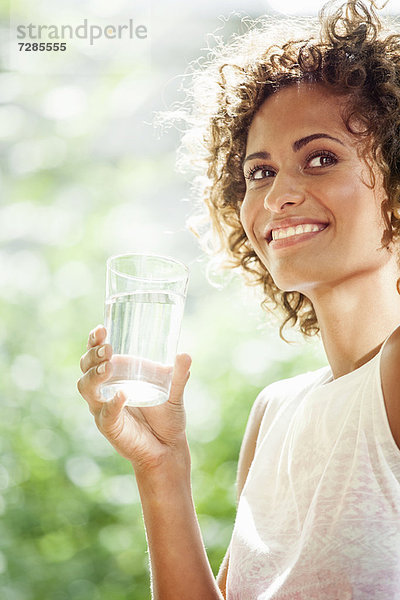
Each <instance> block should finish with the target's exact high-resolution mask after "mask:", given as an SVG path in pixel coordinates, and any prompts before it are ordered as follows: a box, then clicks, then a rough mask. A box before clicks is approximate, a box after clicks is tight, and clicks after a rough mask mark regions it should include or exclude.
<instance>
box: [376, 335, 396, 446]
mask: <svg viewBox="0 0 400 600" xmlns="http://www.w3.org/2000/svg"><path fill="white" fill-rule="evenodd" d="M381 380H382V392H383V397H384V400H385V406H386V413H387V416H388V421H389V425H390V429H391V431H392V435H393V438H394V441H395V442H396V444H397V447H398V448H400V385H399V384H400V327H398V328H397V329H395V331H394V332H393V333H392V334H391V336H390V337H389V338H388V340H387V342H386V344H385V346H384V348H383V351H382V358H381Z"/></svg>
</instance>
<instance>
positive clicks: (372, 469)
mask: <svg viewBox="0 0 400 600" xmlns="http://www.w3.org/2000/svg"><path fill="white" fill-rule="evenodd" d="M388 337H389V336H388ZM383 347H384V346H382V347H381V349H380V351H379V353H378V354H377V355H376V356H375V357H374V358H372V359H371V360H370V361H368V362H367V363H365V364H364V365H362V366H361V367H359V368H358V369H356V370H355V371H353V372H351V373H348V374H346V375H343V376H342V377H339V378H337V379H333V377H332V371H331V369H330V367H323V368H322V369H319V370H317V371H312V372H309V373H305V374H303V375H299V376H296V377H292V378H290V379H285V380H283V381H279V382H277V383H273V384H272V385H269V386H268V387H267V388H265V389H264V390H263V391H262V392H261V394H264V395H265V397H266V398H267V399H268V404H267V408H266V411H265V414H264V417H263V420H262V423H261V428H260V432H259V436H258V440H257V446H256V453H255V456H254V460H253V463H252V465H251V468H250V471H249V475H248V478H247V481H246V484H245V486H244V489H243V492H242V494H241V497H240V501H239V505H238V511H237V516H236V522H235V526H234V531H233V536H232V542H231V548H230V560H229V570H228V579H227V600H256V599H257V600H269V599H271V600H272V599H273V600H350V599H351V600H395V599H400V450H399V449H398V447H397V446H396V444H395V441H394V439H393V437H392V434H391V431H390V427H389V422H388V419H387V414H386V409H385V404H384V399H383V394H382V387H381V378H380V359H381V355H382V350H383ZM399 371H400V369H399Z"/></svg>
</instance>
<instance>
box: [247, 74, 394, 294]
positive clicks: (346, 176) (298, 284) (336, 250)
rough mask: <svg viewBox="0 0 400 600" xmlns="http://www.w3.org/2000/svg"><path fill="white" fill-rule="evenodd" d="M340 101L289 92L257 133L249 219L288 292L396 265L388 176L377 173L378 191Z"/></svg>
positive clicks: (267, 109) (306, 88)
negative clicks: (385, 243) (387, 236)
mask: <svg viewBox="0 0 400 600" xmlns="http://www.w3.org/2000/svg"><path fill="white" fill-rule="evenodd" d="M342 102H343V101H342V100H340V99H338V98H337V97H334V96H332V95H330V94H329V93H328V92H326V91H325V90H324V89H323V88H322V87H320V86H318V85H311V84H300V85H299V86H297V85H294V86H290V87H287V88H284V89H282V90H281V91H279V92H277V93H276V94H274V95H272V96H270V97H269V98H267V100H266V101H265V102H264V104H263V105H262V106H261V108H260V109H259V111H258V112H257V113H256V115H255V117H254V119H253V121H252V123H251V126H250V129H249V133H248V138H247V146H246V159H245V162H244V167H243V168H244V174H245V177H246V194H245V197H244V200H243V203H242V206H241V213H240V216H241V222H242V225H243V227H244V230H245V232H246V234H247V237H248V239H249V241H250V243H251V245H252V247H253V248H254V251H255V252H256V254H257V255H258V257H259V258H260V260H261V261H262V263H263V264H264V265H265V266H266V268H267V269H268V271H269V272H270V273H271V275H272V277H273V279H274V281H275V283H276V285H277V286H278V287H279V288H280V289H282V290H286V291H291V290H296V291H299V292H302V293H304V294H306V295H307V294H308V293H309V292H310V290H315V289H316V288H317V287H319V288H321V289H322V288H323V287H327V286H328V287H329V288H331V287H332V286H333V285H337V284H338V283H340V282H345V281H346V280H347V279H348V278H352V277H357V276H361V275H364V274H366V273H367V272H368V271H371V270H375V269H379V268H380V267H381V266H382V265H383V264H384V263H385V262H387V261H388V260H390V258H391V253H390V252H389V251H388V250H387V249H381V248H380V247H381V244H382V241H381V240H382V235H383V231H384V227H385V226H384V221H383V217H382V213H381V204H382V201H383V200H385V198H386V194H385V192H384V189H383V187H382V176H381V174H380V172H379V171H378V169H377V168H375V169H374V173H375V175H376V178H375V179H376V184H375V187H374V189H371V177H370V174H369V171H368V168H367V166H366V165H365V163H364V161H362V160H361V159H360V158H359V157H358V155H357V149H356V140H355V138H354V136H353V135H352V134H350V133H349V132H348V131H347V129H346V127H345V125H344V123H343V120H342V118H341V115H340V111H341V108H342V107H343V104H342ZM368 186H370V187H368ZM302 224H303V225H302ZM271 228H272V232H271ZM310 229H312V231H310Z"/></svg>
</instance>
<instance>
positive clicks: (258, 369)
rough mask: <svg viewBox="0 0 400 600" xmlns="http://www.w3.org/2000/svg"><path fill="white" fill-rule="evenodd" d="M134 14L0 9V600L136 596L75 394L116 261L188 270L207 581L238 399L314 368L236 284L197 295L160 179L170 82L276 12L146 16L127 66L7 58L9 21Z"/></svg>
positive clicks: (142, 565) (135, 527) (141, 588)
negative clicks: (145, 259) (131, 256)
mask: <svg viewBox="0 0 400 600" xmlns="http://www.w3.org/2000/svg"><path fill="white" fill-rule="evenodd" d="M321 5H322V3H321V2H312V3H311V4H310V3H309V5H308V8H309V12H313V11H314V12H315V9H317V8H319V7H320V6H321ZM133 6H135V10H136V9H137V10H138V11H139V10H142V9H141V8H140V9H139V8H138V7H137V6H136V5H135V4H134V3H132V2H131V0H129V2H128V0H126V1H125V0H118V1H117V0H115V1H114V2H112V3H110V2H109V1H107V2H105V1H101V0H97V1H92V2H89V1H85V2H79V3H78V2H74V1H72V0H70V1H69V2H64V3H61V2H60V1H58V2H53V3H51V5H50V4H46V3H45V2H38V3H33V2H32V1H31V2H23V1H20V2H15V3H11V4H10V3H8V4H7V3H4V2H2V3H1V4H0V10H1V17H2V25H1V48H2V53H1V62H2V72H1V74H0V152H1V165H0V189H1V201H0V242H1V248H0V314H1V324H0V360H1V375H0V399H1V400H0V401H1V416H0V422H1V425H0V427H1V436H0V452H1V461H0V518H1V524H0V599H1V600H43V599H52V600H70V599H71V600H118V599H121V600H126V599H127V598H133V599H135V600H145V599H148V598H149V597H150V592H149V568H148V554H147V550H146V543H145V535H144V529H143V522H142V516H141V508H140V503H139V498H138V492H137V488H136V483H135V479H134V475H133V473H132V471H131V467H130V465H129V464H128V463H127V462H126V461H124V460H123V459H122V458H121V457H119V456H118V455H117V454H116V453H115V451H114V450H113V449H112V448H111V446H110V445H109V444H108V443H107V442H106V441H105V440H104V439H103V438H102V436H101V435H100V433H99V432H98V430H97V429H96V426H95V425H94V423H93V419H92V417H91V415H90V413H89V411H88V410H87V407H86V405H85V402H84V401H83V400H82V398H81V397H80V396H79V394H78V393H77V390H76V381H77V379H78V377H79V375H80V372H79V358H80V355H81V354H82V353H83V352H84V351H85V347H86V340H87V335H88V332H89V330H90V329H91V328H92V327H94V326H95V325H97V324H98V323H101V322H102V320H103V299H104V280H105V261H106V258H107V257H108V256H109V255H110V254H115V253H120V252H125V251H133V252H146V251H148V252H153V253H162V254H167V255H170V256H175V257H176V258H179V259H180V260H182V261H184V262H186V263H187V264H188V265H189V266H190V271H191V276H190V285H189V293H188V298H187V303H186V311H185V316H184V322H183V329H182V334H181V340H180V344H179V350H180V351H182V352H189V353H190V354H191V356H192V358H193V366H192V376H191V379H190V382H189V384H188V388H187V393H186V399H185V402H186V406H187V412H188V436H189V441H190V446H191V451H192V457H193V475H192V480H193V489H194V497H195V503H196V508H197V512H198V515H199V520H200V525H201V529H202V532H203V535H204V540H205V544H206V547H207V550H208V554H209V557H210V560H211V564H212V567H213V569H214V571H215V572H216V571H217V570H218V567H219V563H220V561H221V559H222V557H223V555H224V553H225V551H226V547H227V545H228V543H229V539H230V535H231V532H232V528H233V523H234V517H235V505H236V493H235V475H236V464H237V457H238V451H239V447H240V442H241V438H242V435H243V431H244V428H245V424H246V420H247V417H248V413H249V410H250V407H251V405H252V403H253V402H254V400H255V398H256V396H257V394H258V393H259V392H260V390H261V389H262V388H263V387H264V386H265V385H267V384H268V383H271V382H272V381H275V380H277V379H280V378H284V377H289V376H292V375H295V374H297V373H300V372H303V371H305V370H311V369H315V368H318V367H320V366H322V365H323V364H326V363H325V359H324V356H323V352H322V349H321V345H320V344H319V342H318V341H313V342H304V341H302V339H301V338H300V337H299V336H298V335H295V333H294V332H293V333H292V334H290V335H291V339H293V340H294V341H295V343H293V344H291V345H288V344H285V343H284V342H282V340H280V338H279V336H278V324H277V323H273V322H272V323H271V321H270V320H268V319H266V316H265V315H264V313H263V312H262V311H261V309H260V308H259V304H258V300H257V299H256V298H255V296H254V293H253V291H251V290H247V291H246V290H245V289H244V287H243V284H242V282H241V281H237V280H236V279H230V278H229V277H216V282H217V284H218V287H215V285H214V286H212V285H211V284H210V283H209V281H208V280H207V277H206V265H207V260H206V259H205V257H204V256H203V255H202V252H201V250H200V249H199V247H198V245H197V241H196V240H195V239H194V238H193V236H192V234H191V233H190V232H188V231H187V230H186V229H185V220H186V219H187V217H188V216H189V215H190V214H191V213H192V211H193V205H192V202H191V200H190V194H189V192H190V176H189V175H188V176H183V175H179V174H177V173H176V172H175V171H174V163H175V152H176V149H177V146H178V143H179V131H176V130H175V129H169V130H168V131H167V132H166V133H165V134H164V135H162V136H161V135H160V132H159V131H157V130H156V129H155V128H154V127H153V126H152V121H153V118H154V113H155V111H159V110H163V109H166V108H168V107H170V106H171V105H173V103H174V102H175V101H176V100H179V99H182V98H183V96H182V91H181V86H182V85H185V82H186V80H187V78H186V77H183V74H184V73H185V72H187V69H188V65H189V63H190V61H192V60H193V59H196V58H197V57H199V56H200V55H203V56H204V55H205V54H206V53H207V48H208V47H212V45H213V43H214V38H213V36H210V33H211V32H214V33H215V32H216V33H217V34H218V35H219V36H222V37H223V38H224V39H227V38H228V37H229V36H230V35H231V33H232V32H234V31H241V30H242V25H241V24H240V15H245V14H248V15H250V16H251V17H256V16H259V15H261V14H263V13H265V12H274V6H273V4H272V3H270V4H267V3H266V2H261V1H258V0H253V1H249V2H246V3H243V4H239V3H238V2H236V3H235V2H233V1H232V2H229V1H227V0H225V1H223V0H218V1H217V0H214V1H213V2H211V1H209V2H202V3H200V4H199V5H198V6H196V5H192V6H189V5H188V3H184V2H183V1H173V0H171V1H170V2H168V1H165V2H161V1H160V2H155V1H154V2H152V3H151V5H147V8H146V11H145V12H144V13H143V15H142V16H141V17H140V18H142V19H146V23H147V25H148V32H149V39H148V40H147V42H146V44H147V45H146V47H144V48H143V49H142V50H141V51H136V49H133V50H131V51H129V47H127V46H126V45H125V47H124V48H123V49H122V52H120V54H118V52H117V50H116V46H113V45H112V44H111V43H109V45H108V46H104V45H103V47H102V49H101V51H100V50H99V52H98V53H97V54H96V55H95V56H93V55H90V54H87V55H85V54H84V52H83V53H82V52H79V51H76V52H75V53H74V52H72V51H71V54H69V55H67V56H65V57H64V58H63V61H62V62H60V63H56V61H55V57H54V55H53V56H51V55H50V54H49V56H47V57H45V58H43V62H42V63H40V64H39V65H33V67H32V65H30V66H29V65H28V57H27V56H24V55H20V56H19V57H17V58H18V61H17V63H14V64H13V62H12V59H11V60H10V54H12V52H14V51H15V47H13V48H10V47H11V46H12V45H13V44H15V42H13V41H12V40H10V39H9V33H10V27H11V26H12V23H15V22H18V20H19V19H21V20H22V19H25V20H26V19H28V21H29V19H31V20H34V19H35V20H36V22H49V14H50V13H51V14H52V16H53V17H54V15H55V14H57V12H58V16H59V17H60V19H61V18H63V19H68V18H71V19H73V18H75V19H78V20H79V19H82V18H84V17H88V18H91V19H95V18H97V17H99V18H100V17H101V18H103V19H114V20H118V19H121V21H122V20H123V18H125V17H126V15H127V14H130V11H131V12H132V10H133V9H132V7H133ZM275 8H276V7H275ZM286 8H287V9H288V12H290V10H292V9H291V8H290V6H289V3H288V4H287V7H286ZM303 8H304V9H305V11H306V9H307V4H305V5H304V7H303ZM289 9H290V10H289ZM48 11H50V13H49V12H48ZM232 11H236V13H240V15H238V14H232ZM306 12H307V11H306ZM135 14H136V13H135ZM138 14H139V13H138ZM229 15H231V16H230V18H229V19H228V20H227V19H226V17H228V16H229ZM10 17H11V21H9V18H10ZM222 17H223V18H222ZM140 18H139V20H140ZM46 19H47V20H46ZM10 23H11V26H10ZM67 54H68V53H67ZM25 58H26V61H27V64H26V68H25V66H24V60H25ZM46 61H47V62H46ZM28 67H29V68H28Z"/></svg>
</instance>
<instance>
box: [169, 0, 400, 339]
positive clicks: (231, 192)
mask: <svg viewBox="0 0 400 600" xmlns="http://www.w3.org/2000/svg"><path fill="white" fill-rule="evenodd" d="M376 9H377V7H376V5H375V3H374V2H373V0H371V1H370V2H369V3H368V6H367V4H366V3H364V2H363V1H361V0H348V1H347V2H346V3H344V4H342V5H340V6H339V7H337V6H335V2H332V1H331V2H328V3H327V4H325V5H324V7H323V9H322V10H321V11H320V13H319V19H318V20H316V19H300V20H299V19H296V22H295V21H294V19H290V20H287V19H286V20H280V19H276V18H268V17H263V18H260V19H257V20H255V21H251V22H248V23H247V26H248V30H247V31H246V32H245V33H244V34H241V35H239V34H236V35H234V36H233V39H232V40H231V41H230V42H229V43H228V44H224V43H223V42H222V41H221V40H219V41H218V43H217V45H216V47H215V48H214V50H212V51H211V55H210V56H209V57H208V59H207V61H206V62H205V64H203V65H200V66H199V64H196V66H195V68H194V71H193V73H192V77H193V83H192V86H191V88H190V90H189V96H188V102H189V104H190V110H186V111H183V113H182V112H180V113H179V115H178V116H180V117H183V119H184V121H185V123H186V133H185V135H184V136H183V139H182V145H181V148H180V152H179V158H178V165H181V166H182V165H184V164H187V163H188V162H189V163H190V164H191V166H192V167H193V166H195V167H196V168H197V169H198V171H199V174H198V176H197V177H196V178H195V180H194V185H193V190H194V192H195V194H196V196H197V197H198V199H199V200H200V204H201V205H202V206H203V210H202V213H203V216H201V215H196V216H194V217H192V218H191V219H190V228H191V229H192V231H194V232H195V233H196V235H197V236H198V237H199V238H200V239H201V241H202V245H203V247H204V248H205V249H206V250H207V252H208V253H212V254H213V255H214V257H217V261H218V259H219V263H220V265H221V266H222V267H224V268H231V269H236V270H238V271H239V272H240V273H241V274H242V275H243V276H244V277H245V280H246V281H247V283H248V284H251V285H258V286H261V288H262V292H263V301H262V303H261V306H262V307H263V308H264V309H266V310H267V311H271V312H276V310H277V309H278V311H279V312H280V314H281V315H282V316H283V322H281V326H280V336H281V338H282V339H285V338H284V336H283V334H282V331H283V328H284V327H285V325H286V324H291V325H292V326H294V325H296V323H297V322H298V323H299V329H300V331H301V332H302V334H303V335H304V336H313V335H315V334H317V333H319V326H318V322H317V317H316V314H315V311H314V307H313V305H312V303H311V301H310V300H309V299H308V298H307V297H306V296H304V295H303V294H301V293H300V292H296V291H290V292H287V291H282V290H280V289H279V288H278V287H277V286H276V285H275V283H274V281H273V279H272V277H271V275H270V273H269V272H268V271H267V270H266V268H265V266H264V265H263V264H262V263H261V261H260V259H259V258H258V256H257V255H256V253H255V252H254V250H253V248H252V247H251V245H250V243H249V241H248V239H247V236H246V234H245V232H244V229H243V227H242V225H241V222H240V218H239V214H240V206H241V201H242V200H243V198H244V195H245V187H246V186H245V179H244V175H243V170H242V162H243V159H244V154H245V148H246V140H247V132H248V129H249V127H250V124H251V122H252V119H253V117H254V115H255V113H256V112H257V111H258V109H259V108H260V106H261V104H262V103H263V102H264V100H265V99H266V98H267V97H268V96H270V95H271V94H273V93H274V92H276V91H277V90H279V89H281V88H282V87H284V86H287V85H290V84H292V83H294V82H303V81H304V82H312V83H318V84H321V85H323V86H325V87H326V89H328V90H329V91H330V92H331V93H333V94H338V95H340V96H342V97H344V98H345V100H346V102H345V106H346V109H345V114H344V115H343V120H344V123H345V125H346V127H347V129H348V131H350V132H351V133H353V134H354V135H356V136H358V139H359V140H360V146H359V147H360V149H361V150H360V155H361V156H363V158H364V159H365V160H366V162H367V164H369V165H371V163H370V162H369V163H368V160H369V161H370V160H371V159H372V161H374V162H375V163H376V164H377V165H378V167H379V168H380V170H381V172H382V174H383V185H384V188H385V191H386V194H387V196H388V201H387V202H384V203H383V205H382V214H383V217H384V221H385V223H386V230H385V232H384V235H383V237H382V244H383V245H388V243H389V242H390V241H391V240H393V241H397V240H398V239H399V237H400V220H399V219H397V218H395V217H394V215H393V214H392V216H391V217H388V210H390V209H393V208H395V207H397V206H399V202H400V34H399V33H396V30H395V23H394V22H391V21H389V19H386V20H383V19H380V18H378V16H377V12H376ZM297 28H299V30H298V31H296V29H297ZM288 31H289V32H290V34H291V36H293V38H294V39H290V40H288V39H287V38H288ZM397 31H398V30H397ZM295 36H296V37H295ZM272 42H273V43H272ZM175 116H176V113H175ZM353 119H356V121H357V122H358V123H360V122H361V123H362V124H363V128H362V129H363V130H362V132H361V133H360V132H359V130H358V132H356V131H354V129H352V127H351V123H352V122H353ZM204 207H206V217H205V218H204ZM199 217H200V218H199ZM205 222H207V223H208V228H207V231H205V232H204V231H203V229H202V226H201V223H205ZM213 262H214V263H215V262H216V260H215V258H214V261H213ZM286 341H287V340H286Z"/></svg>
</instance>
